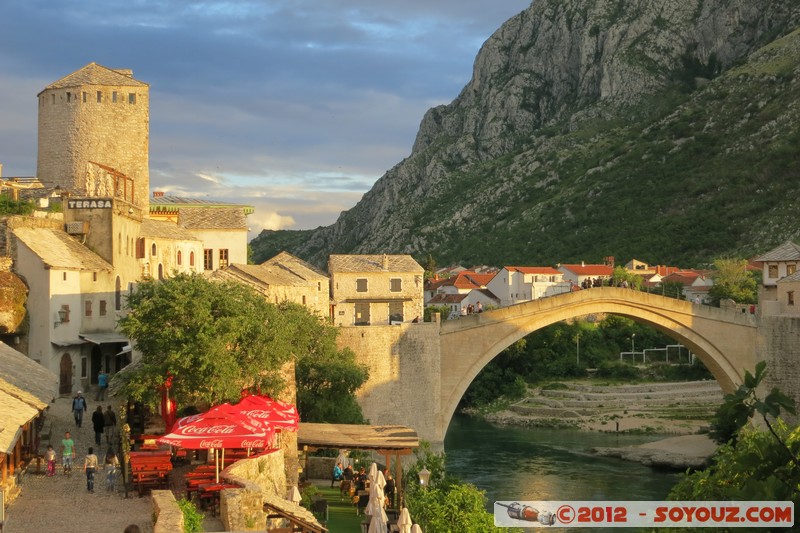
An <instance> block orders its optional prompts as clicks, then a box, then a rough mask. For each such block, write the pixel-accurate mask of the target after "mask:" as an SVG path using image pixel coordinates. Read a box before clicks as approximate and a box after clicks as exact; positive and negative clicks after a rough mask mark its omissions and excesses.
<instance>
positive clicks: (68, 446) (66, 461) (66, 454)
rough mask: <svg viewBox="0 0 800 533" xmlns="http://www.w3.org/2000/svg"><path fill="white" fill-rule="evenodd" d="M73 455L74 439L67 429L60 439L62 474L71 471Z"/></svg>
mask: <svg viewBox="0 0 800 533" xmlns="http://www.w3.org/2000/svg"><path fill="white" fill-rule="evenodd" d="M73 457H75V441H74V440H72V435H71V434H70V432H69V431H67V432H66V433H64V438H63V439H61V461H62V463H63V465H64V475H66V474H69V473H70V472H72V458H73Z"/></svg>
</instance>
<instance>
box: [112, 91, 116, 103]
mask: <svg viewBox="0 0 800 533" xmlns="http://www.w3.org/2000/svg"><path fill="white" fill-rule="evenodd" d="M111 101H112V102H114V103H116V102H117V91H111Z"/></svg>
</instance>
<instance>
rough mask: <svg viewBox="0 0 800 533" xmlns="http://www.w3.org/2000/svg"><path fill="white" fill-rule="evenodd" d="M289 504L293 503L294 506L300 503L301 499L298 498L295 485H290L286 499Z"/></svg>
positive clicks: (298, 492)
mask: <svg viewBox="0 0 800 533" xmlns="http://www.w3.org/2000/svg"><path fill="white" fill-rule="evenodd" d="M286 499H287V500H289V501H290V502H292V503H294V504H295V505H299V504H300V501H301V500H302V499H303V498H302V497H301V496H300V491H299V490H297V485H292V488H291V489H289V494H288V498H286Z"/></svg>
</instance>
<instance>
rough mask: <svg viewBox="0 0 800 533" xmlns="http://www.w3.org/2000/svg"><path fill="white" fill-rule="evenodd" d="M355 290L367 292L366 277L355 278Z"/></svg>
mask: <svg viewBox="0 0 800 533" xmlns="http://www.w3.org/2000/svg"><path fill="white" fill-rule="evenodd" d="M356 292H367V279H366V278H359V279H357V280H356Z"/></svg>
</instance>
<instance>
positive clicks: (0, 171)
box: [0, 163, 3, 178]
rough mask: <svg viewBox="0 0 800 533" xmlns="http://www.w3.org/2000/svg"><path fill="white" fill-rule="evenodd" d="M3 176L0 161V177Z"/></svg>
mask: <svg viewBox="0 0 800 533" xmlns="http://www.w3.org/2000/svg"><path fill="white" fill-rule="evenodd" d="M2 177H3V163H0V178H2Z"/></svg>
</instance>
